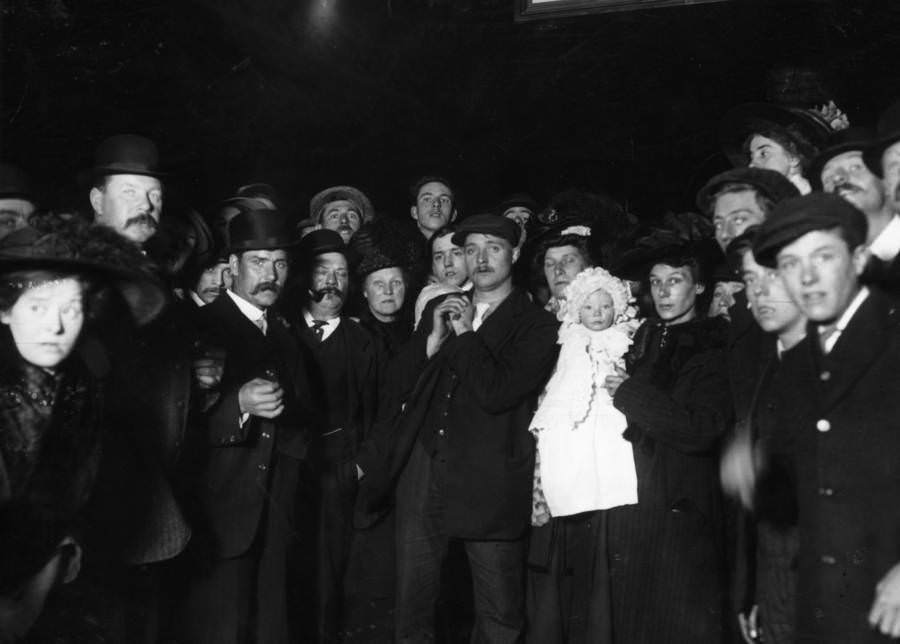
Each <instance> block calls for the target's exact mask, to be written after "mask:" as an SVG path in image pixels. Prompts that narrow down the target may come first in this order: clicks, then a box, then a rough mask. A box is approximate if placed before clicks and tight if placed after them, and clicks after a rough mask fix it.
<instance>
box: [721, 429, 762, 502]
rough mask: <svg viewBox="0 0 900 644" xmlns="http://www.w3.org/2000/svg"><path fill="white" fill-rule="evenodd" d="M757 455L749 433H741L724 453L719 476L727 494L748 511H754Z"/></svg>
mask: <svg viewBox="0 0 900 644" xmlns="http://www.w3.org/2000/svg"><path fill="white" fill-rule="evenodd" d="M756 461H757V454H756V452H755V449H754V447H753V438H752V437H751V436H750V432H748V431H739V432H738V433H737V434H736V435H735V437H734V438H733V439H732V441H731V442H730V443H729V444H728V446H727V447H726V448H725V450H724V451H723V452H722V461H721V463H720V464H719V476H720V478H721V479H722V488H723V489H724V490H725V493H726V494H728V495H730V496H733V497H735V498H736V499H738V500H740V502H741V504H742V505H743V506H744V507H745V508H747V509H748V510H752V509H753V490H754V488H755V487H756V467H757V465H756Z"/></svg>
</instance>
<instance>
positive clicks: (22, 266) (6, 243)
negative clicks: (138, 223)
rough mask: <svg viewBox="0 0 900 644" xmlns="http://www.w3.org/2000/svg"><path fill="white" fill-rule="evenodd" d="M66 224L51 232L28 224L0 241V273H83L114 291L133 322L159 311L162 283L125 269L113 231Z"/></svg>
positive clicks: (141, 321)
mask: <svg viewBox="0 0 900 644" xmlns="http://www.w3.org/2000/svg"><path fill="white" fill-rule="evenodd" d="M66 226H68V227H62V228H60V229H58V230H52V231H50V232H46V231H42V230H38V229H37V228H34V227H32V226H27V227H25V228H20V229H19V230H16V231H13V232H11V233H10V234H8V235H7V236H6V237H4V238H3V239H0V275H2V274H5V273H10V272H13V271H22V270H50V271H60V272H63V273H69V272H70V273H77V274H86V275H88V276H90V277H94V278H97V279H98V281H99V282H101V283H107V284H109V285H111V286H112V287H113V288H115V289H116V290H117V291H119V293H120V294H121V295H122V297H123V299H124V300H125V303H126V304H127V305H128V308H129V310H130V311H131V314H132V316H133V317H134V319H135V321H136V322H137V323H138V324H144V323H146V322H149V321H150V320H152V319H153V318H154V317H156V316H157V314H159V312H160V311H162V309H163V306H164V305H165V303H166V295H165V291H164V290H163V287H162V285H161V284H160V283H159V282H158V281H157V280H156V278H154V277H153V276H152V275H151V274H150V273H148V272H145V271H139V270H137V269H133V268H130V267H126V266H125V265H124V262H127V261H128V257H127V253H126V252H122V251H121V250H120V249H119V248H117V244H122V243H123V241H122V238H121V237H120V235H119V234H118V233H116V232H115V231H113V230H111V229H108V228H104V227H98V226H91V227H87V226H86V225H85V224H81V223H75V224H72V223H69V224H66ZM112 261H119V262H122V263H123V264H122V265H119V264H113V263H111V262H112Z"/></svg>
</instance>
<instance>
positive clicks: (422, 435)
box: [362, 290, 557, 539]
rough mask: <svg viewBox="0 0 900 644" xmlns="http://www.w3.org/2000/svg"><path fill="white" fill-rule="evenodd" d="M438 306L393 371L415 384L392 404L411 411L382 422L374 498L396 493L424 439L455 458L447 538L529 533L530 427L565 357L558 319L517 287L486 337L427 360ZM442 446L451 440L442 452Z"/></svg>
mask: <svg viewBox="0 0 900 644" xmlns="http://www.w3.org/2000/svg"><path fill="white" fill-rule="evenodd" d="M429 310H431V309H426V314H425V315H424V316H423V322H422V324H420V326H419V329H418V330H417V331H416V333H415V335H414V336H413V339H412V341H411V342H410V344H409V346H408V347H407V349H406V350H405V352H404V357H405V360H404V361H399V362H398V363H397V364H398V365H399V364H402V365H403V366H401V367H398V371H397V372H392V377H395V378H397V379H398V380H399V379H401V378H406V381H407V382H410V381H414V382H415V385H414V387H413V389H412V391H411V392H410V393H409V394H408V395H406V394H402V393H401V394H399V396H398V399H397V400H394V401H393V404H395V405H397V408H398V409H399V406H400V405H401V404H403V405H404V406H403V410H402V413H401V414H400V415H399V418H397V419H396V420H395V421H393V422H387V423H380V424H379V427H380V428H382V430H386V431H385V432H384V434H381V435H379V437H378V440H377V441H376V443H377V445H378V447H377V448H375V449H373V450H371V451H367V452H366V453H365V455H364V458H365V459H366V461H365V462H366V463H367V464H368V466H369V468H370V469H368V470H366V472H367V475H366V477H365V478H364V479H363V481H362V484H363V490H364V492H365V495H366V498H367V500H369V501H373V500H377V499H379V498H380V499H383V498H384V497H385V496H386V495H387V494H388V493H389V490H390V487H391V486H392V484H393V482H394V481H395V480H396V477H397V476H398V475H399V473H400V471H401V470H402V469H403V467H404V466H405V464H406V461H407V459H408V457H409V453H410V451H411V449H412V447H413V445H414V443H415V441H416V440H420V441H422V442H423V444H424V445H425V446H426V449H429V450H434V449H435V448H437V449H440V450H442V453H443V454H444V457H445V458H446V459H447V472H448V474H449V476H448V480H447V484H446V488H445V495H444V528H445V531H446V534H448V535H450V536H455V537H462V538H468V539H512V538H517V537H520V536H522V534H524V532H525V530H526V529H527V528H528V524H529V520H530V515H531V487H532V477H533V473H534V439H533V438H532V437H531V435H530V434H529V432H528V423H529V422H530V421H531V416H532V414H533V413H534V403H535V400H536V397H537V394H538V393H539V392H540V390H541V387H542V386H543V385H544V382H545V381H546V379H547V378H548V377H549V375H550V372H551V371H552V369H553V365H554V363H555V361H556V356H557V345H556V332H557V322H556V320H555V319H554V318H553V316H552V315H550V314H549V313H547V312H546V311H543V310H542V309H540V308H539V307H538V306H536V305H535V304H534V303H533V302H531V300H530V299H529V298H528V295H527V294H526V293H525V292H524V291H520V290H514V291H513V292H512V293H511V294H510V295H509V297H507V298H506V300H504V301H503V302H502V303H501V304H500V305H499V306H498V307H497V309H496V310H495V311H494V312H493V313H492V314H491V315H490V316H489V317H488V318H487V319H486V320H485V321H484V324H483V325H482V326H481V327H480V328H479V330H478V331H477V332H474V333H473V332H470V333H466V334H464V335H463V336H461V337H452V338H450V339H448V340H447V341H446V342H445V344H444V346H443V347H442V348H441V350H440V351H439V352H438V353H437V354H436V355H435V356H433V357H432V358H431V359H430V360H427V359H426V355H425V343H426V339H427V337H428V334H429V333H430V332H431V324H430V320H431V316H430V315H429V314H428V312H427V311H429ZM399 389H401V390H402V389H403V386H402V385H400V386H399ZM435 419H440V420H439V421H437V422H435ZM441 430H443V431H444V434H443V435H441V434H440V433H439V432H440V431H441ZM439 441H441V442H444V443H443V444H442V445H440V446H439V447H438V442H439ZM369 472H371V473H372V477H371V478H370V477H369Z"/></svg>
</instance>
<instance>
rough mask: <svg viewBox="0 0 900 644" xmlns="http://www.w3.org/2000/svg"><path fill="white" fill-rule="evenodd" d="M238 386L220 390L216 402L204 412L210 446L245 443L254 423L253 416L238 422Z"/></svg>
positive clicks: (239, 412) (239, 410)
mask: <svg viewBox="0 0 900 644" xmlns="http://www.w3.org/2000/svg"><path fill="white" fill-rule="evenodd" d="M239 392H240V387H238V386H234V387H231V388H229V389H228V390H226V391H223V392H222V395H221V396H220V397H219V400H218V403H217V404H215V405H214V406H213V407H211V408H210V409H209V410H208V411H207V413H206V427H207V434H206V436H207V441H208V443H209V445H211V446H212V447H232V446H235V445H241V444H243V443H246V442H247V441H248V440H249V438H250V431H251V429H252V427H253V425H254V424H255V422H256V421H255V419H254V417H253V416H250V417H248V418H247V421H246V422H245V423H243V424H241V423H240V417H241V408H240V403H239V402H238V394H239Z"/></svg>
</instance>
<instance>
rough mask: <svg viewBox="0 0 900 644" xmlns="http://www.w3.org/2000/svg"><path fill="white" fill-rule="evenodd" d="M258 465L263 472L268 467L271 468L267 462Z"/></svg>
mask: <svg viewBox="0 0 900 644" xmlns="http://www.w3.org/2000/svg"><path fill="white" fill-rule="evenodd" d="M257 467H258V468H259V470H260V471H261V472H265V471H266V470H267V469H269V466H268V465H266V464H265V463H260V464H259V465H257Z"/></svg>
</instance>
